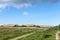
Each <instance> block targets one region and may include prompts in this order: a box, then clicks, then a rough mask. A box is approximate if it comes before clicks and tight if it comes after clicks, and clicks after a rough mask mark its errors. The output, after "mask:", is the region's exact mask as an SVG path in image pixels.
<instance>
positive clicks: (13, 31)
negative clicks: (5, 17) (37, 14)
mask: <svg viewBox="0 0 60 40" xmlns="http://www.w3.org/2000/svg"><path fill="white" fill-rule="evenodd" d="M36 30H37V29H36V28H18V27H12V28H0V40H8V39H10V38H14V37H17V36H21V35H24V34H28V33H31V32H34V31H36Z"/></svg>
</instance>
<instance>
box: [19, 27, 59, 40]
mask: <svg viewBox="0 0 60 40" xmlns="http://www.w3.org/2000/svg"><path fill="white" fill-rule="evenodd" d="M57 31H60V26H55V27H52V28H49V29H48V30H45V31H37V32H36V33H34V34H32V35H30V36H28V37H25V38H21V39H18V40H28V39H29V40H56V32H57Z"/></svg>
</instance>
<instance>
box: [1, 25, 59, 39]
mask: <svg viewBox="0 0 60 40" xmlns="http://www.w3.org/2000/svg"><path fill="white" fill-rule="evenodd" d="M17 26H18V25H14V27H0V40H9V39H13V38H19V37H20V36H22V35H26V34H30V33H33V32H34V33H33V34H31V35H29V36H27V37H22V38H19V39H18V40H56V32H57V31H60V25H58V26H55V27H51V28H41V27H40V26H36V27H26V26H25V25H22V26H23V27H19V26H18V27H17ZM34 26H35V25H34Z"/></svg>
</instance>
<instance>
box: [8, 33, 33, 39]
mask: <svg viewBox="0 0 60 40" xmlns="http://www.w3.org/2000/svg"><path fill="white" fill-rule="evenodd" d="M32 34H33V33H29V34H25V35H22V36H18V37H15V38H12V39H9V40H17V39H21V38H24V37H27V36H29V35H32Z"/></svg>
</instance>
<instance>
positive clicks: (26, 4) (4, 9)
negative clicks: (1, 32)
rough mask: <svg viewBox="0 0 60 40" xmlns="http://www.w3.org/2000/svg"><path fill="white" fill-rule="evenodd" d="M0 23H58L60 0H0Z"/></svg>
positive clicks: (59, 20) (59, 22) (59, 18)
mask: <svg viewBox="0 0 60 40" xmlns="http://www.w3.org/2000/svg"><path fill="white" fill-rule="evenodd" d="M0 24H38V25H58V24H60V0H0Z"/></svg>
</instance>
